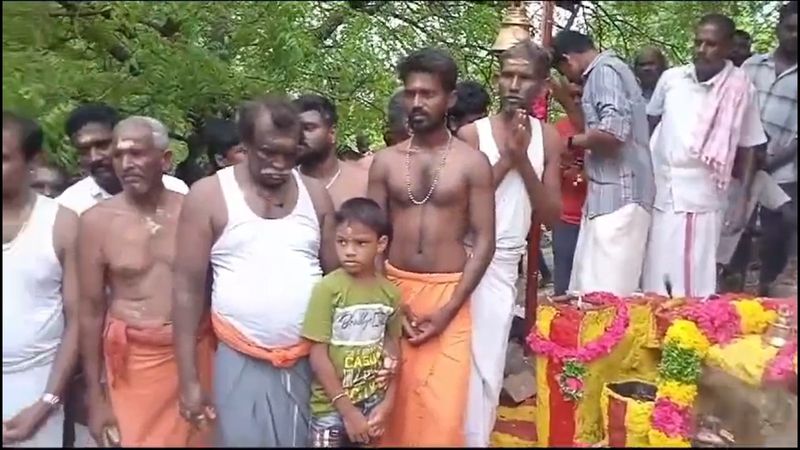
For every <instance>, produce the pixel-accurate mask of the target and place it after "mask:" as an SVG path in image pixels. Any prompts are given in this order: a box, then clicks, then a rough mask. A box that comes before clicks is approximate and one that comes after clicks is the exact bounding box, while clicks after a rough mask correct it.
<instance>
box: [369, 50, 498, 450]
mask: <svg viewBox="0 0 800 450" xmlns="http://www.w3.org/2000/svg"><path fill="white" fill-rule="evenodd" d="M398 74H399V76H400V79H401V80H402V81H403V84H404V85H405V87H404V90H403V92H404V94H403V99H404V102H405V105H406V110H407V111H408V112H409V115H408V123H409V127H410V128H411V130H412V131H413V137H412V138H411V139H409V140H407V141H405V142H401V143H400V144H398V145H396V146H393V147H389V148H387V149H385V150H382V151H380V152H378V153H377V154H376V156H375V161H374V162H373V164H372V168H371V169H370V177H369V196H370V197H371V198H372V199H374V200H375V201H377V202H378V204H379V205H381V206H382V207H384V208H386V209H387V211H388V212H389V215H390V217H391V221H392V225H393V228H394V240H393V242H392V246H391V249H390V251H389V261H388V263H387V265H386V270H387V276H388V277H389V279H391V280H392V281H394V282H395V283H396V284H397V285H398V286H399V288H400V290H401V292H402V295H403V303H404V305H405V307H406V308H407V309H406V316H407V319H408V320H407V321H406V323H405V331H406V334H407V335H408V340H407V341H406V342H404V343H403V348H402V358H403V363H402V370H401V371H400V373H399V375H398V376H399V379H398V384H397V387H398V389H397V403H396V407H395V410H394V411H393V413H392V418H391V421H390V423H389V424H388V427H387V429H386V434H385V439H384V441H383V442H382V445H387V446H399V447H402V446H462V445H464V417H465V411H466V406H467V389H468V387H469V374H470V334H471V328H472V326H471V319H470V307H469V302H468V300H469V298H470V296H471V295H472V291H473V290H474V289H475V287H476V286H477V285H478V282H479V281H480V279H481V277H482V276H483V273H484V271H485V270H486V267H487V266H488V264H489V261H491V259H492V255H493V254H494V247H495V245H494V195H493V194H494V190H493V188H492V172H491V166H490V165H489V162H488V160H487V158H486V156H485V155H483V154H482V153H480V152H478V151H475V150H474V149H473V148H471V147H469V146H468V145H467V144H465V143H464V142H462V141H461V140H459V139H456V138H454V137H453V136H452V134H451V133H450V131H449V130H448V129H447V126H446V123H447V120H446V116H447V111H448V109H449V108H450V107H452V106H453V104H454V103H455V100H456V97H455V87H456V80H457V76H458V69H457V67H456V64H455V62H454V61H453V59H452V58H451V57H450V56H449V55H448V54H446V53H444V52H442V51H440V50H435V49H424V50H420V51H418V52H415V53H413V54H411V55H410V56H408V57H407V58H405V59H404V60H403V61H402V62H401V63H400V65H399V67H398ZM468 230H471V231H472V233H473V235H474V240H473V242H474V246H473V253H472V256H471V257H467V252H466V249H465V247H464V238H465V236H466V234H467V231H468Z"/></svg>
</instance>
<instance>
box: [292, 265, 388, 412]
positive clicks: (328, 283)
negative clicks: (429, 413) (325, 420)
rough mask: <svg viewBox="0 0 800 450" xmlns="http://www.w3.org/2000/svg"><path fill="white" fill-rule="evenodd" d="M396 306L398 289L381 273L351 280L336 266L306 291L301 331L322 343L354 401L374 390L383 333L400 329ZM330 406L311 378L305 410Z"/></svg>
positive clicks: (314, 340)
mask: <svg viewBox="0 0 800 450" xmlns="http://www.w3.org/2000/svg"><path fill="white" fill-rule="evenodd" d="M399 306H400V291H399V290H398V289H397V287H396V286H395V285H394V284H392V283H391V282H390V281H389V280H387V279H386V278H383V277H380V276H379V277H376V278H375V280H372V281H369V282H363V281H356V280H355V279H354V278H353V277H351V276H350V275H349V274H348V273H347V272H345V271H344V270H342V269H339V270H336V271H334V272H331V273H329V274H328V275H326V276H325V277H323V278H322V280H320V281H319V282H318V283H317V284H316V286H314V289H313V291H312V292H311V300H310V301H309V304H308V310H307V311H306V316H305V320H304V321H303V336H304V337H305V338H306V339H309V340H311V341H313V342H320V343H326V344H328V357H329V358H330V360H331V362H332V363H333V367H334V368H335V369H336V373H337V375H339V379H340V380H342V388H344V390H345V392H346V393H347V395H348V397H349V398H350V400H351V401H352V402H353V403H354V404H358V403H360V402H363V401H364V400H366V399H368V398H369V397H371V396H372V395H374V394H375V393H377V392H379V390H380V387H379V386H378V383H377V375H378V371H379V370H380V369H381V368H382V367H383V345H384V338H385V337H386V338H389V339H396V338H399V337H400V333H401V331H402V330H401V327H402V322H401V315H400V312H399ZM334 410H335V409H334V407H333V405H332V404H331V402H330V399H329V398H328V395H327V394H325V391H324V390H323V389H322V385H320V384H319V382H318V381H316V380H314V382H313V383H312V385H311V413H312V414H315V415H319V414H326V413H329V412H332V411H334Z"/></svg>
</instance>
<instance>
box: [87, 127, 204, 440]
mask: <svg viewBox="0 0 800 450" xmlns="http://www.w3.org/2000/svg"><path fill="white" fill-rule="evenodd" d="M168 145H169V138H168V134H167V129H166V128H165V127H164V125H163V124H161V123H160V122H159V121H157V120H155V119H151V118H149V117H131V118H128V119H125V120H123V121H121V122H120V123H118V124H117V125H116V127H115V128H114V137H113V144H112V150H111V152H112V155H111V158H112V160H113V167H114V172H115V173H116V176H117V177H118V178H119V180H120V181H121V183H122V192H121V193H119V194H117V195H116V196H114V197H112V198H111V199H109V200H107V201H105V202H101V203H98V204H97V205H96V206H94V207H92V208H90V209H89V210H88V211H86V212H85V213H84V214H82V215H81V218H80V230H79V238H78V246H79V271H80V273H79V278H80V290H81V301H82V302H83V303H82V305H81V307H80V315H81V319H80V320H81V324H80V326H81V345H82V350H83V352H82V353H83V362H84V369H85V373H86V384H87V390H88V392H89V428H90V431H91V433H92V436H93V437H94V439H95V440H96V441H97V442H98V443H102V444H104V445H106V446H108V445H121V446H125V447H162V446H168V447H185V446H198V445H204V444H206V443H207V436H206V434H207V433H206V432H204V431H202V430H195V429H192V427H191V426H190V424H189V423H188V422H186V421H185V420H183V419H182V418H181V417H180V414H179V413H178V376H177V375H178V369H177V365H176V362H175V355H174V353H173V348H172V324H171V321H170V316H171V304H172V303H171V293H172V264H173V259H174V247H175V233H176V227H177V221H178V214H179V212H180V209H181V205H182V203H183V197H184V196H183V195H182V194H179V193H177V192H173V191H169V190H167V189H166V188H165V187H164V184H163V182H162V175H161V174H162V171H163V170H164V168H165V167H166V166H168V165H169V163H170V153H169V151H168V150H167V147H168ZM196 352H197V355H198V359H199V360H201V361H203V364H202V367H203V369H202V371H201V372H202V380H203V382H204V383H206V384H207V383H209V382H210V376H211V373H210V357H211V354H212V342H211V339H210V334H208V333H206V334H205V335H203V337H202V339H200V340H199V341H198V342H197V345H196ZM103 372H104V373H105V378H106V385H107V386H106V388H103V387H102V385H101V376H102V374H103Z"/></svg>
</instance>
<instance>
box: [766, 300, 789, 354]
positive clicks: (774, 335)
mask: <svg viewBox="0 0 800 450" xmlns="http://www.w3.org/2000/svg"><path fill="white" fill-rule="evenodd" d="M792 318H793V317H792V311H791V310H790V309H789V307H788V306H786V305H781V306H780V307H779V308H778V317H777V318H776V319H775V321H774V322H772V324H770V326H769V328H767V332H766V333H764V337H763V338H762V339H763V342H764V343H765V344H766V345H770V346H772V347H777V348H781V347H783V346H784V345H786V343H787V342H789V341H790V340H791V339H792V332H793V331H794V327H793V326H792Z"/></svg>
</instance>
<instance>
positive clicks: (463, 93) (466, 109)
mask: <svg viewBox="0 0 800 450" xmlns="http://www.w3.org/2000/svg"><path fill="white" fill-rule="evenodd" d="M489 103H491V100H490V98H489V93H488V92H486V89H485V88H484V87H483V85H482V84H480V83H478V82H476V81H469V80H468V81H460V82H459V83H458V84H457V85H456V104H455V105H454V106H453V107H452V108H450V115H451V116H452V117H453V118H455V119H459V120H460V119H462V118H464V117H466V116H468V115H472V114H486V112H487V111H488V110H489Z"/></svg>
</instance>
